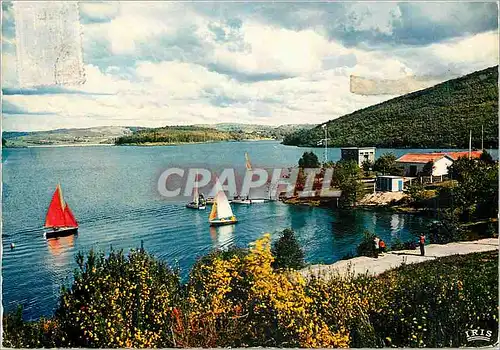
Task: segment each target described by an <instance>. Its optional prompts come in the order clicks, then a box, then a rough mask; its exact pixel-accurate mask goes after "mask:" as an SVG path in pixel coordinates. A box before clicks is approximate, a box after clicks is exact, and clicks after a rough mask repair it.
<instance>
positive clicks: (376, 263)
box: [299, 237, 499, 278]
mask: <svg viewBox="0 0 500 350" xmlns="http://www.w3.org/2000/svg"><path fill="white" fill-rule="evenodd" d="M498 249H499V238H498V237H497V238H483V239H479V240H475V241H459V242H452V243H447V244H428V245H426V246H425V255H424V256H421V255H420V250H419V248H418V247H417V248H416V249H414V250H395V251H389V252H386V253H381V254H379V257H378V258H371V257H367V256H359V257H355V258H351V259H346V260H340V261H337V262H334V263H333V264H313V265H309V266H307V267H305V268H303V269H301V270H299V272H300V273H301V274H302V276H304V277H306V278H310V277H317V278H329V277H331V276H335V275H344V276H348V275H350V274H353V275H354V276H356V275H362V274H365V273H366V274H368V275H371V276H377V275H380V274H382V273H383V272H385V271H388V270H391V269H394V268H397V267H399V266H402V265H404V264H418V263H421V262H424V261H429V260H434V259H437V258H441V257H445V256H451V255H457V254H458V255H466V254H471V253H479V252H488V251H493V250H498Z"/></svg>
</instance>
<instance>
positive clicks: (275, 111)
mask: <svg viewBox="0 0 500 350" xmlns="http://www.w3.org/2000/svg"><path fill="white" fill-rule="evenodd" d="M2 10H3V13H2V20H3V24H2V37H3V38H2V50H3V53H2V92H3V104H2V114H3V120H2V122H3V130H6V131H34V130H50V129H56V128H84V127H94V126H108V125H116V126H150V127H154V126H164V125H181V124H199V123H204V124H205V123H208V124H213V123H220V122H232V123H251V124H268V125H280V124H303V123H322V122H325V121H327V120H331V119H335V118H338V117H340V116H342V115H345V114H348V113H351V112H353V111H355V110H358V109H360V108H364V107H367V106H370V105H373V104H376V103H380V102H382V101H385V100H388V99H390V98H393V97H395V96H390V95H375V96H363V95H358V94H353V93H351V92H350V90H349V77H350V76H351V75H357V76H362V77H367V78H372V79H400V78H405V77H408V76H416V77H421V76H425V77H438V79H439V80H445V79H447V78H451V77H456V76H460V75H465V74H468V73H471V72H473V71H476V70H480V69H484V68H487V67H491V66H494V65H496V64H498V50H499V47H498V41H499V38H498V8H497V4H496V3H478V2H475V3H466V2H446V3H439V2H437V3H423V2H404V3H396V2H378V3H366V2H361V3H354V2H346V3H342V2H335V3H320V2H294V3H279V2H274V3H270V2H268V3H264V2H253V3H241V2H240V3H238V2H233V3H223V2H217V3H215V2H211V3H200V2H199V3H173V2H169V3H165V2H162V3H160V2H152V1H149V2H142V3H141V2H115V1H113V2H92V3H90V2H89V3H85V2H81V3H80V5H79V11H80V21H81V24H82V26H81V28H82V50H83V60H84V68H85V76H86V82H85V83H84V84H83V85H78V86H45V87H37V88H29V89H26V88H20V87H19V84H18V79H17V73H16V64H17V63H16V38H15V20H14V13H13V6H12V4H11V3H8V2H2Z"/></svg>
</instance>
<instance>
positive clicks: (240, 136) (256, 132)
mask: <svg viewBox="0 0 500 350" xmlns="http://www.w3.org/2000/svg"><path fill="white" fill-rule="evenodd" d="M305 127H308V125H300V126H296V125H282V126H278V127H276V126H268V125H255V124H237V123H234V124H233V123H220V124H214V125H211V124H196V125H186V126H165V127H161V128H150V129H139V130H137V131H134V132H133V134H131V135H126V136H122V137H120V138H118V139H117V140H116V144H117V145H124V144H171V143H190V142H213V141H241V140H265V139H280V140H281V139H283V137H284V136H285V135H288V134H290V133H292V132H294V131H296V130H299V129H302V128H305ZM309 127H313V125H310V126H309Z"/></svg>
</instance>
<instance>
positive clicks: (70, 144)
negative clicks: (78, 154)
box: [2, 143, 114, 148]
mask: <svg viewBox="0 0 500 350" xmlns="http://www.w3.org/2000/svg"><path fill="white" fill-rule="evenodd" d="M95 146H114V144H113V143H65V144H60V145H59V144H58V145H26V146H15V145H14V146H3V147H2V148H54V147H95Z"/></svg>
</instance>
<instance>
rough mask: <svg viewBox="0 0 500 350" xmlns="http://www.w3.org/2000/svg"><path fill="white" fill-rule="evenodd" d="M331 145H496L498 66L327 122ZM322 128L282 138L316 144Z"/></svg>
mask: <svg viewBox="0 0 500 350" xmlns="http://www.w3.org/2000/svg"><path fill="white" fill-rule="evenodd" d="M327 125H328V134H329V135H328V136H329V137H330V140H329V145H332V146H344V147H345V146H376V147H389V148H392V147H393V148H404V147H409V148H431V147H442V148H448V147H449V148H466V147H468V144H469V130H472V137H473V147H480V146H481V126H484V146H485V147H486V148H490V147H495V148H496V147H498V66H495V67H491V68H487V69H484V70H481V71H478V72H474V73H472V74H469V75H466V76H464V77H460V78H457V79H452V80H448V81H446V82H444V83H441V84H438V85H436V86H433V87H430V88H427V89H424V90H420V91H416V92H413V93H410V94H407V95H404V96H400V97H397V98H394V99H391V100H389V101H386V102H383V103H380V104H377V105H374V106H370V107H368V108H364V109H361V110H358V111H356V112H354V113H351V114H348V115H345V116H342V117H340V118H337V119H335V120H331V121H329V122H328V123H327ZM323 135H324V132H323V130H322V129H321V126H317V127H315V128H313V129H310V130H299V131H297V132H295V133H292V134H290V135H288V136H286V137H285V138H284V141H283V143H284V144H286V145H295V146H308V147H313V146H317V144H318V140H320V139H321V138H323Z"/></svg>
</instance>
